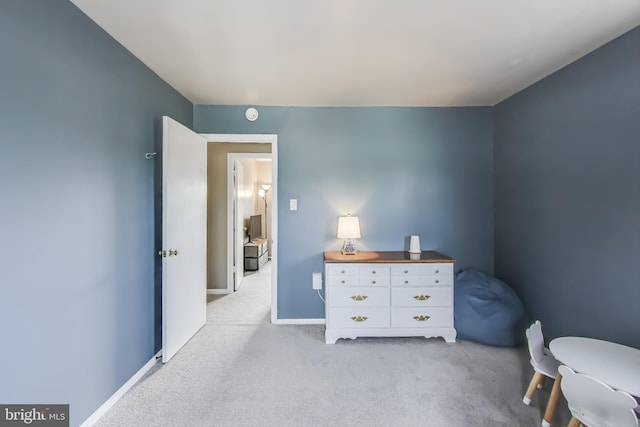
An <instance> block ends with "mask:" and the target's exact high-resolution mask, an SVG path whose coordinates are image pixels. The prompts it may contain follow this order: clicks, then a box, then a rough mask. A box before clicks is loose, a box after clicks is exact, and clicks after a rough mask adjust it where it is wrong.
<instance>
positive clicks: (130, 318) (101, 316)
mask: <svg viewBox="0 0 640 427" xmlns="http://www.w3.org/2000/svg"><path fill="white" fill-rule="evenodd" d="M1 9H2V11H1V12H0V144H1V147H0V148H1V152H0V242H1V244H2V248H3V250H2V256H1V257H0V271H1V272H2V273H1V277H2V279H1V283H0V342H1V343H2V351H1V352H0V353H1V356H0V402H2V403H69V404H70V405H71V425H78V424H79V423H81V422H82V421H83V420H84V419H86V418H87V417H88V416H89V415H90V414H91V413H92V412H93V411H95V410H96V409H97V408H98V407H99V406H100V405H101V404H102V403H104V401H105V400H106V399H107V398H108V397H110V396H111V394H113V393H114V392H115V391H116V390H117V389H118V388H119V387H120V386H122V384H123V383H124V382H125V381H126V380H128V379H129V378H130V377H131V376H132V375H133V374H134V373H135V372H136V371H137V370H138V369H140V368H141V367H142V366H143V365H144V363H146V362H147V361H148V360H149V359H150V358H151V357H153V355H154V354H155V352H156V351H157V350H158V348H159V346H158V343H157V342H156V340H155V337H156V336H157V332H158V330H159V329H158V328H157V327H156V325H155V323H156V321H157V319H158V313H157V312H156V307H154V299H155V297H156V293H155V289H154V271H153V269H154V265H153V259H154V257H153V252H154V207H153V206H154V200H153V197H154V195H153V191H154V164H153V161H149V160H145V158H144V153H146V152H148V151H156V143H157V139H156V137H157V135H156V134H155V132H154V122H157V120H158V118H159V117H160V116H161V115H163V114H167V115H171V116H173V117H174V118H176V119H177V120H179V121H181V122H183V123H185V124H187V125H191V124H192V115H193V109H192V105H191V103H189V102H188V101H187V100H186V99H184V98H183V97H182V96H180V95H179V94H178V93H177V92H175V91H174V90H173V89H171V88H170V87H169V86H168V85H167V84H166V83H164V82H163V81H162V80H160V79H159V78H158V77H157V76H156V75H155V74H154V73H152V72H151V71H150V70H149V69H148V68H146V67H145V66H144V65H143V64H142V63H141V62H139V61H138V60H137V59H135V58H134V57H133V56H132V55H131V54H129V53H128V52H127V51H126V50H125V49H124V48H122V46H121V45H119V44H118V43H117V42H116V41H114V40H113V39H112V38H110V37H109V36H108V35H107V34H106V33H105V32H104V31H103V30H101V29H100V28H99V27H97V26H96V25H95V24H94V23H93V21H91V20H90V19H89V18H87V17H86V16H85V15H84V14H83V13H82V12H80V11H79V10H78V9H77V8H76V7H75V6H73V5H72V4H71V3H70V2H69V1H68V0H40V1H36V0H30V1H24V0H3V2H2V7H1Z"/></svg>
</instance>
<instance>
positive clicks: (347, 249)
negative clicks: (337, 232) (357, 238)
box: [341, 240, 358, 255]
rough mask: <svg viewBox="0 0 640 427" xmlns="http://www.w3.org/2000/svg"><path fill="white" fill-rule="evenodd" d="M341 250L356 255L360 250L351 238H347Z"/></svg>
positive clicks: (344, 253) (343, 253)
mask: <svg viewBox="0 0 640 427" xmlns="http://www.w3.org/2000/svg"><path fill="white" fill-rule="evenodd" d="M341 252H342V255H355V254H356V252H358V251H357V250H356V247H355V245H354V244H353V242H352V241H351V240H346V241H345V242H344V245H342V251H341Z"/></svg>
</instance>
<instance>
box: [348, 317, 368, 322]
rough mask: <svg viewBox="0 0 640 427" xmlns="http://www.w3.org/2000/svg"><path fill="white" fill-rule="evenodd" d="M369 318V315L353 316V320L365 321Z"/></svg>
mask: <svg viewBox="0 0 640 427" xmlns="http://www.w3.org/2000/svg"><path fill="white" fill-rule="evenodd" d="M367 319H368V317H367V316H353V317H352V318H351V320H353V321H354V322H364V321H365V320H367Z"/></svg>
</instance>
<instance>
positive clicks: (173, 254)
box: [169, 249, 178, 256]
mask: <svg viewBox="0 0 640 427" xmlns="http://www.w3.org/2000/svg"><path fill="white" fill-rule="evenodd" d="M169 256H178V250H177V249H169Z"/></svg>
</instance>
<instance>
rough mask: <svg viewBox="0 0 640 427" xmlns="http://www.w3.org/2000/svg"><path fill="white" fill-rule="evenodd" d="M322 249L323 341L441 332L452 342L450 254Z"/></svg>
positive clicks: (451, 264) (427, 334)
mask: <svg viewBox="0 0 640 427" xmlns="http://www.w3.org/2000/svg"><path fill="white" fill-rule="evenodd" d="M413 257H414V256H413V255H411V256H410V254H409V253H408V252H359V253H357V254H355V255H343V254H342V253H340V252H325V253H324V268H325V272H324V273H325V299H326V305H325V320H326V331H325V341H326V343H327V344H334V343H335V342H336V341H337V340H338V339H339V338H357V337H408V336H424V337H427V338H429V337H443V338H444V339H445V341H447V342H455V340H456V330H455V328H454V326H453V265H454V260H453V259H451V258H449V257H447V256H445V255H442V254H440V253H438V252H433V251H425V252H422V254H420V255H418V258H417V259H413Z"/></svg>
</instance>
